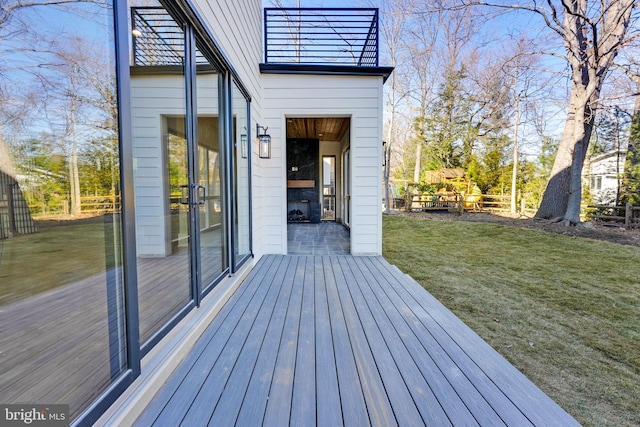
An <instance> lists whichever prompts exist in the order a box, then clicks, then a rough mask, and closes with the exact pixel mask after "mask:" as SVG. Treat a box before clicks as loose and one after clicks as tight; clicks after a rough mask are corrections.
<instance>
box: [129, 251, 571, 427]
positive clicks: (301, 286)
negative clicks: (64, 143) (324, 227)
mask: <svg viewBox="0 0 640 427" xmlns="http://www.w3.org/2000/svg"><path fill="white" fill-rule="evenodd" d="M136 424H137V425H139V426H148V425H158V426H166V425H171V426H178V425H185V426H203V425H211V426H226V425H237V426H256V425H266V426H284V425H292V426H311V425H327V426H338V425H346V426H364V425H375V426H394V425H401V426H409V425H417V426H420V425H433V426H444V425H456V426H458V425H486V426H499V425H508V426H527V425H536V426H563V427H564V426H571V425H578V423H577V422H576V421H575V420H574V419H573V418H571V417H570V416H569V415H568V414H567V413H566V412H565V411H564V410H562V409H561V408H560V407H559V406H557V405H556V404H555V403H554V402H553V401H552V400H551V399H550V398H549V397H547V396H546V395H545V394H544V393H542V392H541V391H540V390H539V389H538V388H537V387H536V386H535V385H533V384H532V383H531V382H530V381H529V380H528V379H526V378H525V377H524V376H523V375H522V374H521V373H520V372H518V371H517V370H516V369H515V368H514V367H513V366H512V365H510V364H509V363H508V362H507V361H506V360H505V359H504V358H503V357H501V356H500V355H499V354H498V353H497V352H495V351H494V350H493V349H492V348H491V347H489V346H488V345H487V344H486V343H485V342H484V341H482V340H481V339H480V338H479V337H478V336H477V335H476V334H475V333H474V332H473V331H471V330H470V329H469V328H468V327H467V326H465V325H464V324H463V323H462V322H461V321H460V320H459V319H458V318H456V317H455V316H454V315H453V314H452V313H451V312H449V311H448V310H447V309H446V308H444V306H442V305H441V304H440V303H439V302H438V301H437V300H436V299H435V298H433V297H432V296H431V295H430V294H429V293H428V292H426V291H425V290H424V289H423V288H422V287H421V286H420V285H418V284H417V283H416V282H415V281H413V280H412V279H411V278H409V277H408V276H406V275H404V274H402V273H401V272H400V271H399V270H397V269H396V268H395V267H393V266H391V265H390V264H388V263H387V262H386V261H385V260H384V259H383V258H379V257H352V256H348V255H346V256H275V255H274V256H265V257H263V258H262V259H261V260H260V261H259V263H258V264H257V265H256V266H255V268H254V269H253V271H252V272H251V273H250V275H249V276H248V277H247V279H246V280H245V282H244V283H243V284H242V285H241V286H240V288H239V289H238V291H237V292H236V294H235V295H234V296H233V297H232V299H231V300H230V301H229V302H228V303H227V304H226V305H225V307H224V308H223V309H222V311H221V312H220V313H219V314H218V316H217V317H216V318H215V320H214V321H213V322H212V324H211V325H210V326H209V327H208V329H207V330H206V332H205V333H204V334H203V336H202V337H201V338H200V340H199V341H198V342H197V344H196V345H195V347H194V348H193V350H192V351H191V352H190V354H189V355H188V356H187V358H186V359H185V361H184V362H183V363H182V364H181V365H180V366H179V367H178V368H177V370H176V371H175V372H174V373H173V374H172V376H171V377H170V379H169V380H168V381H167V383H166V384H165V385H164V386H163V388H162V389H161V390H160V391H159V393H158V394H157V395H156V396H155V398H154V399H153V400H152V402H151V403H150V405H149V406H148V407H147V408H146V409H145V411H144V412H143V413H142V415H141V416H140V417H139V418H138V420H137V423H136Z"/></svg>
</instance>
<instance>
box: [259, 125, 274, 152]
mask: <svg viewBox="0 0 640 427" xmlns="http://www.w3.org/2000/svg"><path fill="white" fill-rule="evenodd" d="M260 129H262V132H260ZM267 129H269V128H268V127H264V126H260V125H259V124H258V123H256V136H257V137H258V154H259V155H260V158H261V159H270V158H271V135H268V134H267Z"/></svg>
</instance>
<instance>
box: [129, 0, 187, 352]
mask: <svg viewBox="0 0 640 427" xmlns="http://www.w3.org/2000/svg"><path fill="white" fill-rule="evenodd" d="M156 4H157V3H156ZM132 19H133V26H134V27H135V29H136V30H137V32H136V33H135V34H138V35H134V45H133V48H134V55H133V60H134V61H135V62H134V63H133V64H132V65H133V66H132V67H131V105H132V128H133V141H132V143H133V154H134V159H133V161H134V195H135V207H136V209H135V211H136V245H137V248H136V249H137V269H138V300H139V313H140V314H139V316H140V340H141V342H142V343H145V342H147V341H148V340H149V339H150V338H151V337H153V336H154V334H156V333H157V332H158V331H159V330H160V329H161V328H162V327H163V326H164V325H166V324H167V322H169V321H170V320H171V319H172V318H173V317H174V316H175V315H176V314H177V313H179V312H180V311H181V310H182V309H183V308H184V307H185V306H186V305H187V304H188V303H189V302H190V301H191V300H192V291H191V289H192V281H191V280H192V279H191V271H192V270H191V263H192V256H191V251H190V244H191V237H192V236H191V232H190V229H191V228H190V222H191V212H190V207H189V204H190V202H191V200H190V199H191V197H190V194H191V191H190V188H189V185H190V182H189V167H190V165H189V156H188V153H189V150H188V144H187V139H188V133H187V122H186V114H187V99H186V74H185V68H184V65H183V64H184V63H185V55H186V54H185V33H184V29H183V26H182V25H181V24H180V23H178V22H176V21H175V20H174V19H173V18H172V17H171V16H170V15H169V13H168V12H167V11H166V10H165V9H163V8H162V7H159V5H158V7H141V8H139V9H136V8H135V7H134V8H133V12H132ZM160 22H161V23H162V26H154V23H160ZM157 25H159V24H157ZM158 46H159V47H162V49H160V48H158ZM152 51H153V52H154V54H153V55H151V54H149V52H152Z"/></svg>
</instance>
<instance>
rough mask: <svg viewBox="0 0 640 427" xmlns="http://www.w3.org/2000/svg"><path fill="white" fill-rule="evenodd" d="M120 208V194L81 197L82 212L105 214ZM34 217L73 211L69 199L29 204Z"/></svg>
mask: <svg viewBox="0 0 640 427" xmlns="http://www.w3.org/2000/svg"><path fill="white" fill-rule="evenodd" d="M119 209H120V196H110V195H107V196H84V197H80V213H81V214H104V213H112V212H116V211H118V210H119ZM29 210H30V211H31V215H32V216H33V217H34V218H42V217H55V216H63V215H69V214H70V213H71V208H70V203H69V200H61V201H60V202H58V203H48V204H47V205H42V206H41V205H29Z"/></svg>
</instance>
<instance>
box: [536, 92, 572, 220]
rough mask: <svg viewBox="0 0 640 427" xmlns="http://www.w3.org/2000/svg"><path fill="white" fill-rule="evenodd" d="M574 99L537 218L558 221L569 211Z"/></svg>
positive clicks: (570, 105)
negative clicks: (568, 197)
mask: <svg viewBox="0 0 640 427" xmlns="http://www.w3.org/2000/svg"><path fill="white" fill-rule="evenodd" d="M574 102H575V101H573V98H572V102H571V103H570V104H569V108H568V113H567V121H566V122H565V125H564V131H563V133H562V139H561V140H560V144H559V145H558V153H557V154H556V158H555V160H554V162H553V167H552V168H551V175H550V177H549V182H548V183H547V188H546V189H545V190H544V194H543V196H542V201H541V202H540V207H539V208H538V211H537V212H536V215H535V218H538V219H551V220H557V221H559V220H560V219H562V218H564V214H565V212H566V210H567V202H568V200H567V194H569V191H570V186H571V173H570V172H571V164H572V159H573V144H574V138H573V132H574V121H575V105H574Z"/></svg>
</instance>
